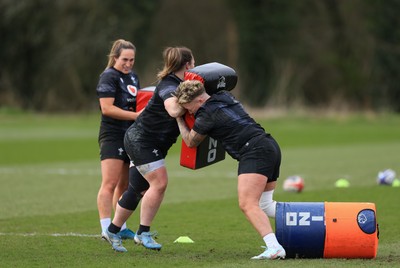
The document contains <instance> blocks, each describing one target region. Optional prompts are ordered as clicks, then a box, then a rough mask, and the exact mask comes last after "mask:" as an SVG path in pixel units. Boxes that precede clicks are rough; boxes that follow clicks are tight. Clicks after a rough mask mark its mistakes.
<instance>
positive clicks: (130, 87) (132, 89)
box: [126, 85, 138, 97]
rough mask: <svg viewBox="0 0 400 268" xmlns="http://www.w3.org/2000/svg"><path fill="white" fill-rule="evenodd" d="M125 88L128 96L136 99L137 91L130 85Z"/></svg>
mask: <svg viewBox="0 0 400 268" xmlns="http://www.w3.org/2000/svg"><path fill="white" fill-rule="evenodd" d="M126 88H127V89H128V92H129V94H131V95H132V96H134V97H136V95H137V91H138V89H137V87H135V86H132V85H128V86H127V87H126Z"/></svg>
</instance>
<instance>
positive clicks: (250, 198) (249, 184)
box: [238, 173, 273, 237]
mask: <svg viewBox="0 0 400 268" xmlns="http://www.w3.org/2000/svg"><path fill="white" fill-rule="evenodd" d="M267 188H268V187H267V178H266V177H265V176H263V175H260V174H255V173H250V174H241V175H239V177H238V197H239V207H240V209H241V210H242V211H243V213H244V214H245V215H246V218H247V219H248V220H249V222H250V223H251V224H252V225H253V227H254V228H255V229H256V230H257V232H258V233H259V234H260V236H261V237H264V236H265V235H267V234H269V233H272V232H273V230H272V227H271V223H270V221H269V219H268V216H267V215H266V214H265V213H264V212H263V211H262V210H261V208H260V206H259V200H260V197H261V194H262V192H263V191H264V190H265V189H267Z"/></svg>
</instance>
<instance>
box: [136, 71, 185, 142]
mask: <svg viewBox="0 0 400 268" xmlns="http://www.w3.org/2000/svg"><path fill="white" fill-rule="evenodd" d="M181 82H182V80H181V79H180V78H179V77H177V76H175V75H174V74H170V75H168V76H167V77H165V78H163V79H162V80H161V81H160V83H159V84H158V85H157V86H156V89H155V90H154V94H153V96H152V97H151V99H150V101H149V103H148V104H147V106H146V108H145V109H144V111H143V112H142V113H141V114H140V115H139V117H138V118H137V119H136V121H135V124H133V125H132V127H131V128H130V129H129V130H128V131H131V130H132V129H134V131H136V132H137V133H136V134H135V135H136V136H138V135H139V136H140V142H141V143H144V144H154V145H155V146H159V147H162V148H165V149H166V150H168V149H169V148H170V147H171V146H172V144H174V143H175V142H176V140H177V138H178V136H179V134H180V132H179V128H178V124H177V123H176V119H175V118H173V117H171V116H170V115H169V114H168V112H167V110H166V109H165V106H164V101H165V100H166V99H168V98H170V97H172V96H173V95H172V93H173V92H175V90H176V88H177V87H178V86H179V84H180V83H181Z"/></svg>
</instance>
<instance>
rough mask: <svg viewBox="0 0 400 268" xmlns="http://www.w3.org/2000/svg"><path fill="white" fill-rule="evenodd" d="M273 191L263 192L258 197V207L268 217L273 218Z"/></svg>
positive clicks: (274, 210) (274, 205)
mask: <svg viewBox="0 0 400 268" xmlns="http://www.w3.org/2000/svg"><path fill="white" fill-rule="evenodd" d="M273 194H274V190H271V191H267V192H263V193H262V194H261V197H260V201H259V206H260V208H261V209H262V210H263V211H264V212H265V214H267V216H268V217H271V218H275V213H276V201H274V200H273V199H272V196H273Z"/></svg>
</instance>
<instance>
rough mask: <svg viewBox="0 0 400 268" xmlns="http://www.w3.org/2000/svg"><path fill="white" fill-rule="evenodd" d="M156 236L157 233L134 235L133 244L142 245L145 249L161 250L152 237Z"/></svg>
mask: <svg viewBox="0 0 400 268" xmlns="http://www.w3.org/2000/svg"><path fill="white" fill-rule="evenodd" d="M156 236H157V232H143V233H141V234H140V235H138V234H136V235H135V239H134V240H135V243H136V244H139V245H143V246H144V247H145V248H148V249H153V250H161V247H162V245H161V244H158V243H157V242H156V241H155V240H154V239H153V237H156Z"/></svg>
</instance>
